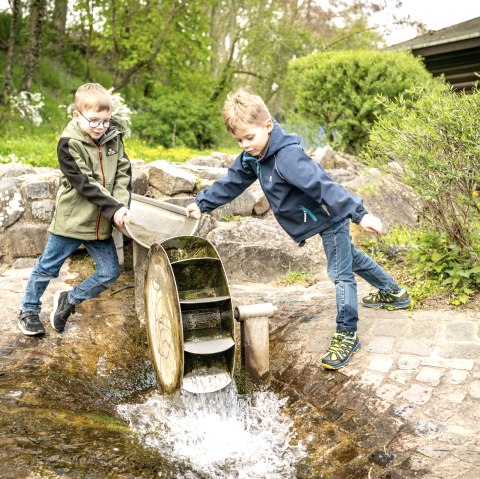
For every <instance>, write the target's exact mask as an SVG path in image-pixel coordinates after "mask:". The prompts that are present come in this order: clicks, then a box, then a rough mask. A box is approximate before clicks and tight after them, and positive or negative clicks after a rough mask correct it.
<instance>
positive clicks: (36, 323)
mask: <svg viewBox="0 0 480 479" xmlns="http://www.w3.org/2000/svg"><path fill="white" fill-rule="evenodd" d="M17 326H18V327H19V329H20V331H21V332H22V333H23V334H25V335H26V336H38V335H40V334H45V328H44V327H43V324H42V322H41V321H40V317H39V316H38V314H35V313H32V312H31V311H25V312H24V313H20V314H19V316H18V322H17Z"/></svg>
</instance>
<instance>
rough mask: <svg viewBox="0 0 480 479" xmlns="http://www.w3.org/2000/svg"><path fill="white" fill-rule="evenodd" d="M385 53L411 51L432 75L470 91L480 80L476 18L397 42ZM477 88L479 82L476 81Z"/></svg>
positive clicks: (479, 28) (479, 33)
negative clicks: (419, 58) (422, 61)
mask: <svg viewBox="0 0 480 479" xmlns="http://www.w3.org/2000/svg"><path fill="white" fill-rule="evenodd" d="M388 50H411V52H412V53H413V54H414V55H415V56H420V57H422V58H423V60H424V63H425V66H426V67H427V70H428V71H429V72H430V73H432V74H433V75H435V76H437V75H441V74H443V75H444V77H445V80H446V81H448V82H449V83H450V84H451V85H452V86H453V87H454V88H456V89H463V90H466V91H470V90H471V89H472V86H473V84H474V83H476V82H479V81H480V76H479V75H480V17H477V18H472V19H471V20H468V21H466V22H462V23H458V24H457V25H452V26H451V27H447V28H443V29H441V30H437V31H433V32H430V33H427V34H425V35H421V36H419V37H416V38H414V39H412V40H408V41H406V42H402V43H397V44H396V45H392V46H391V47H389V48H388ZM479 86H480V82H479Z"/></svg>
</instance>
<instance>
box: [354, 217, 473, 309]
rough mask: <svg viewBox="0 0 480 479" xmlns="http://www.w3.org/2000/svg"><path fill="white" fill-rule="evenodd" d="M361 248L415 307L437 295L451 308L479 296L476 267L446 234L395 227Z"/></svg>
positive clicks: (365, 243)
mask: <svg viewBox="0 0 480 479" xmlns="http://www.w3.org/2000/svg"><path fill="white" fill-rule="evenodd" d="M477 240H479V241H480V235H478V238H477ZM362 248H363V249H364V250H365V251H366V252H367V254H369V255H370V256H371V257H373V258H375V260H376V261H378V262H379V263H382V264H387V265H388V266H387V269H388V270H389V271H391V272H392V273H393V274H394V276H395V277H396V279H397V281H399V282H400V283H402V284H404V285H405V286H406V287H407V288H408V290H409V293H410V296H411V297H412V298H413V300H414V302H415V303H422V302H423V301H424V300H425V299H426V298H428V297H429V296H430V295H439V294H440V295H445V296H446V297H448V299H449V302H450V303H451V304H454V305H460V304H465V303H466V302H468V301H469V299H470V297H471V295H473V294H475V293H477V292H480V265H479V264H478V263H475V262H472V260H471V258H470V257H469V256H468V254H466V253H465V251H464V250H462V249H461V248H460V247H459V246H458V245H457V244H456V243H454V242H452V241H450V239H449V238H448V236H447V235H446V233H439V232H436V231H432V230H419V231H414V230H412V229H410V228H407V227H405V226H403V227H402V226H397V227H393V228H392V229H391V230H390V231H389V232H388V234H386V235H384V236H382V237H380V238H378V239H372V240H369V241H366V242H364V243H363V244H362Z"/></svg>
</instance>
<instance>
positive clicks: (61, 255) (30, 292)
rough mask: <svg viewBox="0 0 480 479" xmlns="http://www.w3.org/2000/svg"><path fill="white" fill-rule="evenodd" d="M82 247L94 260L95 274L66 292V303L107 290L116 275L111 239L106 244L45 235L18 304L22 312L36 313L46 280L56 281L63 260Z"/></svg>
mask: <svg viewBox="0 0 480 479" xmlns="http://www.w3.org/2000/svg"><path fill="white" fill-rule="evenodd" d="M81 244H83V245H85V249H86V250H87V251H88V253H89V254H90V255H91V256H92V258H93V259H94V260H95V265H96V269H95V272H94V273H93V274H92V275H91V276H89V277H88V278H87V279H85V281H83V282H82V283H80V284H79V285H78V286H75V287H74V288H73V289H72V290H71V291H69V292H68V296H67V297H68V301H69V302H70V303H72V304H80V303H81V302H82V301H85V300H86V299H90V298H93V297H94V296H96V295H97V294H99V293H101V292H102V291H105V290H106V289H107V288H108V287H109V286H111V285H112V284H113V283H114V282H115V280H116V279H117V278H118V277H119V275H120V266H119V264H118V258H117V250H116V248H115V243H114V242H113V238H109V239H107V240H92V241H84V240H79V239H75V238H66V237H65V236H59V235H55V234H53V233H49V234H48V241H47V246H45V251H44V252H43V254H42V256H40V258H39V259H38V261H37V264H36V265H35V267H34V268H33V271H32V274H31V275H30V279H29V280H28V284H27V288H26V290H25V294H24V296H23V300H22V312H24V311H32V312H34V313H36V314H39V313H40V310H41V305H42V302H41V301H40V298H41V297H42V295H43V293H44V292H45V290H46V289H47V286H48V284H49V283H50V280H52V279H53V278H56V277H58V274H59V273H60V268H61V267H62V265H63V263H64V262H65V260H66V259H67V258H68V257H69V256H70V255H71V254H72V253H74V252H75V251H76V250H77V249H78V247H79V246H80V245H81Z"/></svg>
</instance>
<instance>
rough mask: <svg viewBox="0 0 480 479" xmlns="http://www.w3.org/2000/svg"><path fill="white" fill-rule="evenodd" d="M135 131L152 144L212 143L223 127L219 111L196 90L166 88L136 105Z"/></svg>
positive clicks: (190, 145) (198, 146) (206, 145)
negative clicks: (180, 90)
mask: <svg viewBox="0 0 480 479" xmlns="http://www.w3.org/2000/svg"><path fill="white" fill-rule="evenodd" d="M135 110H136V112H137V114H136V116H135V117H134V118H133V122H132V131H134V132H135V134H136V135H138V136H139V137H140V138H143V139H145V140H146V141H147V142H148V143H150V144H160V145H162V146H164V147H166V148H172V147H178V146H180V147H188V148H195V149H205V148H211V147H213V146H214V145H215V144H216V142H217V139H218V136H219V132H220V131H221V130H222V129H223V124H222V123H221V115H220V112H219V111H218V110H217V108H215V107H214V106H213V105H212V104H211V103H209V101H208V98H204V97H203V96H202V95H195V94H194V92H192V93H190V92H186V91H182V92H176V91H173V90H169V89H165V90H162V91H160V92H158V94H156V95H155V97H154V98H147V99H145V100H143V101H142V104H141V105H138V106H136V108H135Z"/></svg>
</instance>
